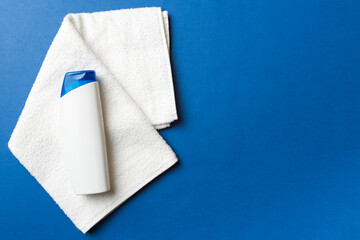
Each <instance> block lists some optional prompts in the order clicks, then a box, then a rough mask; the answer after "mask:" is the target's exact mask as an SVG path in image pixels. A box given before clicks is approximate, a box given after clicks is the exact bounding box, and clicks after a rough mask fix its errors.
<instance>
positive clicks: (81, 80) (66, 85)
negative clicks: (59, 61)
mask: <svg viewBox="0 0 360 240" xmlns="http://www.w3.org/2000/svg"><path fill="white" fill-rule="evenodd" d="M95 81H96V75H95V71H94V70H84V71H76V72H68V73H66V74H65V77H64V82H63V85H62V88H61V96H60V97H62V96H64V95H65V94H67V93H68V92H71V91H72V90H74V89H76V88H78V87H80V86H82V85H85V84H88V83H92V82H95Z"/></svg>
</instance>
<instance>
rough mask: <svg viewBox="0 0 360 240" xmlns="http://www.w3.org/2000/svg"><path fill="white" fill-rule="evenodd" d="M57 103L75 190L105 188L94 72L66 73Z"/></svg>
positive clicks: (84, 191)
mask: <svg viewBox="0 0 360 240" xmlns="http://www.w3.org/2000/svg"><path fill="white" fill-rule="evenodd" d="M59 104H60V107H59V108H60V113H59V125H60V126H59V130H60V138H61V139H60V140H61V144H62V156H63V160H64V163H65V166H66V168H67V172H68V176H69V178H70V182H71V185H72V187H73V189H74V192H75V193H76V194H79V195H80V194H95V193H102V192H106V191H108V190H109V189H110V182H109V170H108V161H107V153H106V142H105V131H104V123H103V116H102V108H101V101H100V92H99V83H98V82H97V81H96V76H95V71H92V70H87V71H77V72H68V73H66V75H65V78H64V82H63V86H62V89H61V97H60V103H59Z"/></svg>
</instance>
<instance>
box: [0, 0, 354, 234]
mask: <svg viewBox="0 0 360 240" xmlns="http://www.w3.org/2000/svg"><path fill="white" fill-rule="evenodd" d="M143 6H161V7H162V8H163V9H165V10H168V11H169V14H170V24H171V46H172V48H171V59H172V68H173V73H174V84H175V90H176V98H177V107H178V112H179V116H180V120H179V121H177V122H176V123H175V124H174V125H173V126H172V127H171V128H170V129H167V130H163V131H161V134H162V136H163V137H164V138H165V139H166V141H167V142H168V143H169V145H170V146H171V147H172V148H173V149H174V151H175V152H176V154H177V155H178V157H179V159H180V163H179V164H177V165H176V166H175V167H173V168H172V169H171V170H169V171H167V172H166V173H165V174H163V175H161V177H159V178H157V179H156V180H155V181H153V182H152V183H151V184H150V185H149V186H147V187H146V188H145V189H143V190H141V191H140V192H139V193H137V194H136V195H135V196H134V197H132V198H131V199H130V200H129V201H127V202H126V203H125V204H124V205H122V206H121V207H119V208H118V209H117V210H116V211H115V212H113V213H112V214H111V215H110V216H108V217H107V218H106V219H105V220H104V221H102V222H101V223H99V224H98V225H96V227H94V229H92V230H91V231H90V232H89V233H87V234H86V235H83V234H82V233H81V232H80V231H79V230H78V229H77V228H76V227H75V226H74V225H73V224H72V223H71V221H70V220H69V219H68V218H67V217H66V216H65V214H64V213H63V212H62V211H61V210H60V208H59V207H58V206H57V205H56V204H55V202H54V201H53V200H52V199H51V197H50V196H49V195H48V194H47V193H46V192H45V191H44V190H43V189H42V187H41V186H40V185H39V184H38V183H37V182H36V180H35V179H34V178H33V177H32V176H31V175H30V174H29V173H28V172H27V170H26V169H25V168H24V167H22V165H21V164H20V163H19V162H18V161H17V160H16V158H15V157H14V156H13V155H12V154H11V152H10V151H9V149H8V148H7V142H8V140H9V138H10V135H11V132H12V130H13V128H14V127H15V124H16V121H17V118H18V117H19V115H20V113H21V110H22V108H23V106H24V103H25V100H26V98H27V95H28V93H29V91H30V89H31V87H32V84H33V82H34V80H35V78H36V75H37V73H38V71H39V68H40V66H41V63H42V61H43V59H44V57H45V54H46V51H47V49H48V48H49V46H50V43H51V41H52V39H53V38H54V36H55V34H56V32H57V30H58V28H59V26H60V23H61V21H62V19H63V17H64V16H65V15H66V14H67V13H70V12H72V13H74V12H75V13H76V12H94V11H105V10H112V9H121V8H134V7H143ZM359 22H360V1H357V0H353V1H351V0H342V1H339V0H338V1H333V0H323V1H319V0H312V1H304V0H292V1H288V0H277V1H268V0H240V1H215V0H212V1H210V0H209V1H189V0H188V1H184V0H183V1H180V0H176V1H146V0H138V1H115V0H110V1H95V0H87V1H85V0H81V1H74V0H62V1H55V0H42V1H40V0H32V1H30V0H23V1H14V0H1V1H0V76H1V80H0V81H1V86H0V109H1V118H0V128H1V130H0V144H1V148H0V151H1V152H0V191H1V193H0V206H1V208H0V239H28V238H33V239H79V238H85V239H87V238H88V239H115V238H118V239H327V240H329V239H360V94H359V93H360V65H359V64H360V28H359Z"/></svg>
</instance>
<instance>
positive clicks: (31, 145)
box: [9, 8, 177, 233]
mask: <svg viewBox="0 0 360 240" xmlns="http://www.w3.org/2000/svg"><path fill="white" fill-rule="evenodd" d="M168 26H169V25H168V16H167V12H162V11H161V9H160V8H140V9H129V10H117V11H109V12H97V13H91V14H89V13H81V14H69V15H67V16H66V17H65V18H64V20H63V22H62V25H61V27H60V29H59V31H58V33H57V35H56V36H55V38H54V40H53V42H52V44H51V46H50V48H49V50H48V53H47V55H46V57H45V60H44V62H43V64H42V66H41V69H40V71H39V73H38V76H37V78H36V80H35V83H34V85H33V87H32V89H31V92H30V94H29V96H28V99H27V100H26V103H25V107H24V109H23V111H22V113H21V115H20V118H19V120H18V123H17V125H16V127H15V129H14V131H13V133H12V135H11V138H10V141H9V148H10V150H11V151H12V153H13V154H14V155H15V156H16V157H17V159H18V160H19V161H20V162H21V163H22V164H23V166H24V167H25V168H26V169H27V170H28V171H29V172H30V173H31V175H33V176H34V177H35V178H36V180H37V181H38V182H39V183H40V184H41V185H42V187H43V188H44V189H45V190H46V191H47V192H48V193H49V194H50V196H51V197H52V198H53V199H54V201H55V202H56V203H57V204H58V205H59V206H60V208H61V209H62V210H63V211H64V212H65V214H66V215H67V216H68V217H69V218H70V219H71V221H73V223H74V224H75V225H76V226H77V227H78V228H79V229H80V230H81V231H82V232H83V233H85V232H87V231H88V230H89V229H90V228H91V227H92V226H94V225H95V224H96V223H97V222H98V221H100V220H101V219H102V218H103V217H105V216H106V215H107V214H109V213H110V212H111V211H113V210H114V209H115V208H116V207H117V206H119V205H120V204H121V203H123V202H124V201H125V200H126V199H128V198H129V197H130V196H131V195H133V194H134V193H135V192H137V191H138V190H139V189H141V188H142V187H143V186H144V185H146V184H147V183H148V182H150V181H151V180H152V179H154V178H155V177H156V176H158V175H159V174H161V173H162V172H164V171H165V170H166V169H168V168H169V167H170V166H172V165H173V164H174V163H175V162H176V161H177V158H176V156H175V154H174V152H173V151H172V150H171V148H170V147H169V146H168V145H167V144H166V142H165V141H164V140H163V139H162V137H161V136H160V135H159V133H158V132H157V131H156V128H158V129H159V128H164V127H167V126H169V124H170V123H171V122H172V121H174V120H176V119H177V113H176V107H175V98H174V91H173V83H172V76H171V69H170V59H169V31H168ZM86 69H93V70H95V71H96V75H97V78H98V80H99V83H100V92H101V98H102V105H103V114H104V124H105V133H106V142H107V151H108V159H109V168H110V183H111V191H110V192H107V193H105V194H98V195H86V196H77V195H75V194H74V192H73V190H72V189H71V186H70V183H69V180H68V177H67V173H66V171H65V169H64V165H63V162H62V159H61V149H60V146H59V132H58V102H59V98H60V89H61V84H62V80H63V77H64V74H65V73H66V72H69V71H76V70H86Z"/></svg>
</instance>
